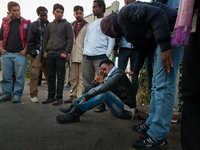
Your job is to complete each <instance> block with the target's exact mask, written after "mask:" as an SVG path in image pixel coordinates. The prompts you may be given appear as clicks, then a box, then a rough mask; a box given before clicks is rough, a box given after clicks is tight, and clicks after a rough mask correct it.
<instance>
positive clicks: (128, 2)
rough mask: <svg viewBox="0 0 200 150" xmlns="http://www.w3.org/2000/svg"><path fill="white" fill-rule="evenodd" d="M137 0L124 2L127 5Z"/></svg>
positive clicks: (125, 0)
mask: <svg viewBox="0 0 200 150" xmlns="http://www.w3.org/2000/svg"><path fill="white" fill-rule="evenodd" d="M135 1H136V0H124V4H125V5H128V4H130V3H133V2H135Z"/></svg>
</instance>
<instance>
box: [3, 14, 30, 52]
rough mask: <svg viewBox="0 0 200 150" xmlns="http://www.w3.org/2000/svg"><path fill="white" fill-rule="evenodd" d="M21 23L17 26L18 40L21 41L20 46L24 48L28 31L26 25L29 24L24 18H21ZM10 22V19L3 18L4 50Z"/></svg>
mask: <svg viewBox="0 0 200 150" xmlns="http://www.w3.org/2000/svg"><path fill="white" fill-rule="evenodd" d="M20 21H21V23H20V26H19V34H20V39H21V43H22V46H23V47H25V46H26V39H27V29H28V25H29V24H30V23H31V21H30V20H26V19H24V18H22V17H21V20H20ZM10 22H11V17H10V18H7V17H6V18H3V30H4V32H3V48H4V49H5V48H6V40H7V37H8V33H9V30H10V24H9V23H10Z"/></svg>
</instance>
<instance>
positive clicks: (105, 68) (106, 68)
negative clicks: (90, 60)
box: [100, 63, 113, 76]
mask: <svg viewBox="0 0 200 150" xmlns="http://www.w3.org/2000/svg"><path fill="white" fill-rule="evenodd" d="M112 68H113V65H112V64H110V65H107V64H105V63H104V64H102V65H101V66H100V71H101V72H103V73H104V76H107V75H108V73H109V72H110V70H111V69H112Z"/></svg>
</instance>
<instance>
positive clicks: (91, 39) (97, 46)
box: [83, 18, 115, 58]
mask: <svg viewBox="0 0 200 150" xmlns="http://www.w3.org/2000/svg"><path fill="white" fill-rule="evenodd" d="M101 20H102V18H97V19H96V20H95V21H94V22H92V23H91V24H90V25H89V26H88V28H87V31H86V36H85V39H84V50H83V55H87V56H98V55H103V54H106V56H107V57H108V58H109V57H110V55H111V53H112V51H113V48H114V45H115V39H114V38H110V37H108V36H106V35H104V34H103V33H102V31H101V28H100V22H101Z"/></svg>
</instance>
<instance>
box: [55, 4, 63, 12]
mask: <svg viewBox="0 0 200 150" xmlns="http://www.w3.org/2000/svg"><path fill="white" fill-rule="evenodd" d="M58 8H59V9H61V10H62V11H64V7H63V5H61V4H58V3H57V4H54V5H53V11H55V10H56V9H58Z"/></svg>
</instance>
